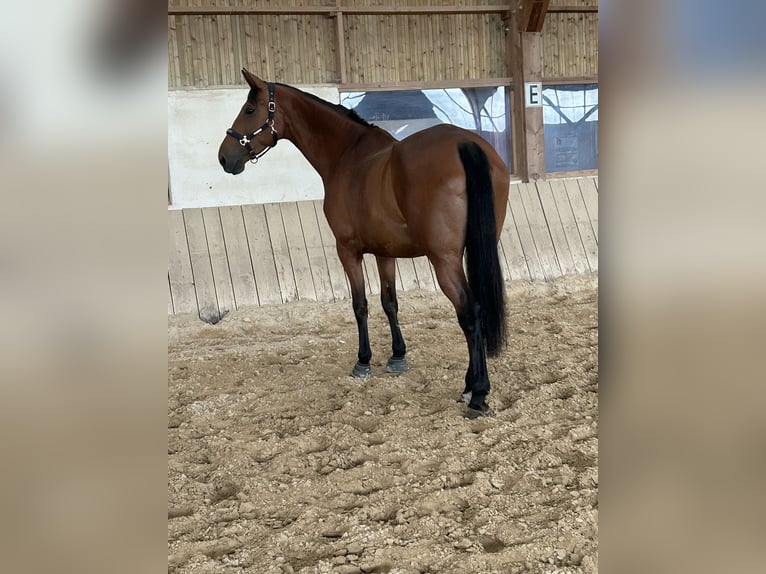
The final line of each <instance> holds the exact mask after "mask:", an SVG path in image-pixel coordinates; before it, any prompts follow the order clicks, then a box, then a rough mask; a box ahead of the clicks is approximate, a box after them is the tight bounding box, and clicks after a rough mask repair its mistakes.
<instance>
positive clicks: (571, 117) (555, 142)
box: [543, 84, 598, 173]
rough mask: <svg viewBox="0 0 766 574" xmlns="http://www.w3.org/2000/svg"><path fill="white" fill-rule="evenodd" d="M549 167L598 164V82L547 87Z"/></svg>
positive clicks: (575, 168)
mask: <svg viewBox="0 0 766 574" xmlns="http://www.w3.org/2000/svg"><path fill="white" fill-rule="evenodd" d="M543 128H544V130H545V171H546V172H548V173H553V172H561V171H579V170H583V169H597V168H598V84H573V85H559V86H545V87H544V88H543Z"/></svg>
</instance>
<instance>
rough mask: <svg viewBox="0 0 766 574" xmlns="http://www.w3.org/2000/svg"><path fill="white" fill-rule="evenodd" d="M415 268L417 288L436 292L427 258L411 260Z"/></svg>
mask: <svg viewBox="0 0 766 574" xmlns="http://www.w3.org/2000/svg"><path fill="white" fill-rule="evenodd" d="M412 263H413V265H414V266H415V275H417V278H418V286H419V287H420V288H421V289H425V290H426V291H436V283H435V282H434V277H433V275H432V274H431V265H430V262H429V261H428V258H427V257H415V258H414V259H413V260H412Z"/></svg>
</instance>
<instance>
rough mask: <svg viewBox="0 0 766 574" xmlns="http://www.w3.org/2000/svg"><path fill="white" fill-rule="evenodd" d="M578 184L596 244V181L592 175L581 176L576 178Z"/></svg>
mask: <svg viewBox="0 0 766 574" xmlns="http://www.w3.org/2000/svg"><path fill="white" fill-rule="evenodd" d="M577 182H578V183H579V184H580V192H581V193H582V198H583V200H584V201H585V209H586V210H587V211H588V219H589V220H590V224H591V227H593V235H594V237H595V238H596V244H598V191H596V182H595V181H594V179H593V178H592V177H583V178H580V179H578V180H577Z"/></svg>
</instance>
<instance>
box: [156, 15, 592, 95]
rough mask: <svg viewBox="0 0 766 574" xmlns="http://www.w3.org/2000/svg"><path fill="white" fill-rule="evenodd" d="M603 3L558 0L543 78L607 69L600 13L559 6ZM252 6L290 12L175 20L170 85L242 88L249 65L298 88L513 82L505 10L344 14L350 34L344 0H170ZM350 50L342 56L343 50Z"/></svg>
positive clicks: (547, 32) (171, 21)
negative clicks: (601, 64)
mask: <svg viewBox="0 0 766 574" xmlns="http://www.w3.org/2000/svg"><path fill="white" fill-rule="evenodd" d="M340 5H341V7H356V8H360V7H377V6H384V7H390V8H395V9H401V8H402V7H404V6H405V5H406V7H418V6H426V7H447V6H458V7H463V8H466V9H468V8H469V7H472V6H478V7H486V6H497V7H501V8H504V7H509V8H510V6H511V3H509V2H502V1H501V0H471V1H467V0H462V1H458V0H406V2H402V1H398V0H396V1H395V0H341V2H340ZM595 5H597V3H596V0H551V3H550V9H552V10H554V11H551V12H549V13H548V14H547V16H546V19H545V25H544V28H543V38H544V42H543V43H544V46H543V58H544V66H543V75H544V78H545V79H546V80H550V79H556V78H578V77H583V78H584V77H591V78H592V77H594V76H596V75H597V74H598V58H597V53H598V33H597V25H598V14H597V13H595V12H570V13H561V12H556V11H555V10H556V8H557V7H561V6H567V7H574V8H577V7H578V6H595ZM187 6H188V7H203V6H204V7H242V6H256V7H258V8H263V9H274V11H277V10H279V9H284V10H290V13H283V14H206V15H190V14H184V15H180V14H179V15H173V14H171V15H169V16H168V29H169V34H168V58H169V63H168V86H169V87H170V88H171V89H173V88H185V87H208V86H230V85H240V84H241V77H240V75H239V70H240V68H242V67H243V66H245V67H249V68H251V69H253V70H254V71H257V72H258V73H259V74H260V75H262V76H263V77H267V78H272V79H275V80H279V81H282V82H285V83H291V84H328V83H329V84H351V85H353V84H370V83H373V84H375V83H381V84H396V83H399V82H439V81H461V82H464V81H467V80H474V79H478V80H482V79H483V80H487V79H491V78H498V79H501V78H506V77H507V76H508V72H507V70H508V64H507V61H506V60H507V53H506V31H505V28H506V26H507V20H506V19H505V18H504V16H505V14H504V13H503V12H502V11H500V12H498V13H469V14H375V15H362V14H354V13H344V14H343V16H342V19H341V28H342V37H341V36H340V35H339V30H338V28H339V27H338V21H337V17H336V15H335V13H334V12H327V13H323V14H301V13H296V12H295V11H297V10H300V9H301V8H303V9H305V10H307V11H310V10H311V9H312V8H315V7H322V8H325V9H328V10H329V9H334V8H335V7H336V2H335V0H255V1H253V0H170V2H169V7H170V8H171V9H172V8H177V7H187ZM341 52H342V53H341Z"/></svg>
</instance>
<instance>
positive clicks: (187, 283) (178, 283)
mask: <svg viewBox="0 0 766 574" xmlns="http://www.w3.org/2000/svg"><path fill="white" fill-rule="evenodd" d="M168 232H169V236H170V242H169V243H170V244H169V246H168V275H169V277H170V291H171V293H172V297H173V309H174V311H175V312H176V313H197V312H198V311H197V293H196V291H195V290H194V275H193V273H192V267H191V259H190V258H189V245H188V243H187V242H186V228H185V226H184V219H183V213H181V212H180V211H177V210H169V211H168Z"/></svg>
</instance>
